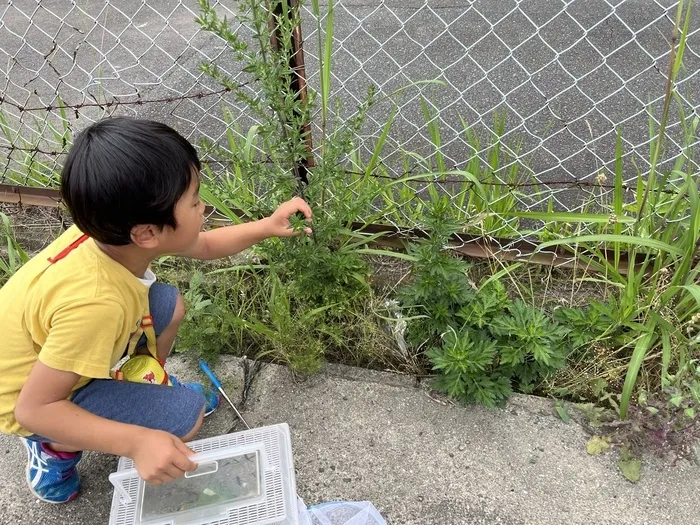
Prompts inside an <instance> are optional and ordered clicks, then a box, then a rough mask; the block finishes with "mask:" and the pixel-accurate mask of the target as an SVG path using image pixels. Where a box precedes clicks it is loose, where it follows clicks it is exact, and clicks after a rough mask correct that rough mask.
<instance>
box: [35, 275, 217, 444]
mask: <svg viewBox="0 0 700 525" xmlns="http://www.w3.org/2000/svg"><path fill="white" fill-rule="evenodd" d="M177 295H178V292H177V289H176V288H175V287H173V286H170V285H167V284H162V283H155V284H153V285H152V286H151V290H150V292H149V294H148V300H149V303H150V313H151V316H153V326H154V329H155V332H156V335H160V333H161V332H162V331H163V330H165V328H166V327H167V326H168V325H169V324H170V321H172V318H173V313H174V312H175V303H176V301H177ZM71 401H72V402H73V403H75V404H76V405H78V406H79V407H80V408H83V409H85V410H87V411H88V412H91V413H93V414H95V415H97V416H100V417H104V418H106V419H111V420H112V421H118V422H120V423H129V424H132V425H138V426H141V427H147V428H152V429H154V430H164V431H166V432H169V433H171V434H174V435H176V436H178V437H182V436H185V435H187V434H189V433H190V432H191V431H192V429H193V428H194V426H195V423H196V422H197V419H199V415H200V414H201V413H202V409H203V408H204V403H205V400H204V396H203V395H202V394H201V393H199V392H197V391H194V390H190V389H189V388H178V387H172V386H163V385H151V384H147V383H129V382H126V381H113V380H111V379H93V380H92V381H90V382H89V383H88V384H87V385H85V386H84V387H82V388H81V389H79V390H76V391H75V393H74V394H73V396H72V397H71ZM27 439H31V440H33V441H41V442H51V441H52V440H50V439H46V438H44V437H42V436H37V435H32V436H29V437H28V438H27Z"/></svg>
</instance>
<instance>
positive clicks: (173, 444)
mask: <svg viewBox="0 0 700 525" xmlns="http://www.w3.org/2000/svg"><path fill="white" fill-rule="evenodd" d="M137 439H138V441H137V442H136V443H135V444H134V447H135V450H134V453H133V454H132V455H131V459H133V460H134V463H135V464H136V471H137V472H138V473H139V476H141V478H143V479H144V480H145V481H147V482H148V483H152V484H154V485H160V484H161V483H165V482H166V481H172V480H174V479H176V478H180V477H182V476H184V475H185V472H191V471H193V470H195V469H196V468H197V464H196V463H193V462H192V461H191V460H190V458H189V456H191V455H192V454H194V452H192V450H190V448H189V447H188V446H187V445H185V444H184V443H183V442H182V441H180V439H179V438H177V437H176V436H173V435H172V434H168V433H167V432H163V431H162V430H147V431H146V432H145V433H144V434H142V435H141V436H139V437H138V438H137Z"/></svg>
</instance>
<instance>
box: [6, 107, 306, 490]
mask: <svg viewBox="0 0 700 525" xmlns="http://www.w3.org/2000/svg"><path fill="white" fill-rule="evenodd" d="M199 170H200V163H199V160H198V158H197V154H196V151H195V149H194V148H193V147H192V145H191V144H190V143H189V142H187V140H185V139H184V138H183V137H181V136H180V135H179V134H178V133H177V132H175V131H174V130H173V129H171V128H169V127H168V126H165V125H163V124H159V123H156V122H152V121H145V120H136V119H128V118H112V119H107V120H103V121H101V122H98V123H97V124H94V125H92V126H90V127H88V128H87V129H86V130H85V131H83V132H82V133H81V134H80V135H79V136H78V137H77V139H76V141H75V143H74V145H73V147H72V148H71V151H70V152H69V154H68V157H67V159H66V164H65V166H64V168H63V172H62V175H61V193H62V196H63V199H64V202H65V204H66V206H67V207H68V209H69V210H70V212H71V215H72V217H73V220H74V222H75V226H73V227H71V228H70V229H68V231H66V232H65V233H64V234H63V235H62V236H61V237H59V238H58V239H57V240H56V241H55V242H54V243H53V244H51V246H49V247H48V248H47V249H45V250H44V251H43V252H41V253H40V254H39V255H37V256H36V257H35V258H34V259H32V260H31V261H30V262H28V263H27V264H26V265H25V266H24V267H23V268H22V269H21V270H20V271H19V272H17V274H15V275H14V276H13V277H12V278H11V279H10V280H9V281H8V283H7V284H6V285H5V286H4V287H3V288H2V289H0V334H2V342H1V343H0V431H2V432H4V433H7V434H15V435H18V436H21V439H22V440H23V442H24V444H25V446H26V448H27V451H28V463H27V469H26V475H27V481H28V482H29V486H30V488H31V490H32V492H33V493H34V494H35V495H36V496H37V497H38V498H40V499H42V500H44V501H47V502H50V503H62V502H66V501H70V500H72V499H74V498H75V497H76V496H77V494H78V491H79V488H80V480H79V477H78V473H77V471H76V469H75V467H76V465H77V463H78V461H79V460H80V457H81V454H82V451H83V450H96V451H101V452H106V453H111V454H117V455H121V456H126V457H129V458H131V459H133V460H134V462H135V464H136V468H137V470H138V472H139V475H140V476H141V477H142V478H143V479H145V480H146V481H148V482H150V483H154V484H160V483H163V482H166V481H169V480H172V479H175V478H178V477H180V476H182V475H184V473H185V472H187V471H192V470H194V469H195V468H196V465H195V464H194V463H193V462H192V461H191V460H190V459H189V456H190V455H191V454H192V452H191V450H190V449H189V448H188V447H187V446H186V445H185V444H184V442H186V441H188V440H190V439H192V438H193V437H194V436H195V434H196V433H197V431H198V429H199V427H200V425H201V424H202V418H203V417H204V415H205V412H207V413H208V412H209V411H211V410H213V409H214V408H216V405H217V404H218V397H217V396H216V395H213V396H209V398H208V399H205V395H204V394H205V393H206V392H205V391H204V389H203V388H202V386H201V385H198V384H188V385H181V386H165V385H155V384H145V383H136V382H128V381H119V380H114V378H115V376H116V377H117V378H118V374H119V371H118V367H119V364H120V362H122V361H123V357H124V356H125V355H134V354H137V355H138V354H146V355H147V354H151V355H152V356H153V357H154V358H157V359H158V360H159V361H160V362H161V363H163V362H164V361H165V359H166V357H167V356H168V353H169V352H170V349H171V347H172V345H173V342H174V340H175V336H176V335H177V330H178V326H179V324H180V322H181V321H182V319H183V317H184V313H185V310H184V304H183V301H182V298H181V297H180V295H179V294H178V292H177V290H176V289H175V288H173V287H171V286H168V285H163V284H160V283H156V282H155V280H156V279H155V275H153V273H152V272H151V270H150V269H149V265H150V264H151V262H152V261H153V260H154V259H155V258H157V257H160V256H161V255H164V254H177V255H182V256H185V257H190V258H195V259H204V260H206V259H215V258H221V257H227V256H230V255H233V254H235V253H238V252H240V251H242V250H245V249H247V248H249V247H250V246H252V245H254V244H255V243H257V242H259V241H261V240H263V239H265V238H268V237H272V236H279V237H282V236H291V235H295V234H296V233H297V232H295V231H293V230H292V229H291V228H290V223H289V218H290V217H291V216H292V215H294V214H295V213H297V212H301V213H303V214H304V215H305V216H306V218H307V220H308V221H310V220H311V210H310V208H309V206H308V205H307V204H306V203H305V202H304V201H303V200H301V199H299V198H296V199H293V200H291V201H288V202H286V203H284V204H282V205H281V206H280V207H279V208H278V209H277V211H275V213H274V214H272V215H271V216H270V217H267V218H265V219H262V220H260V221H256V222H251V223H247V224H242V225H236V226H230V227H227V228H220V229H217V230H212V231H208V232H204V233H201V232H200V230H201V228H202V225H203V223H204V216H203V212H204V204H203V203H202V201H201V200H200V198H199V195H198V193H199V179H198V174H199ZM310 232H311V230H310V229H308V228H307V229H306V233H310ZM173 383H174V384H176V381H173ZM183 386H184V387H185V388H183Z"/></svg>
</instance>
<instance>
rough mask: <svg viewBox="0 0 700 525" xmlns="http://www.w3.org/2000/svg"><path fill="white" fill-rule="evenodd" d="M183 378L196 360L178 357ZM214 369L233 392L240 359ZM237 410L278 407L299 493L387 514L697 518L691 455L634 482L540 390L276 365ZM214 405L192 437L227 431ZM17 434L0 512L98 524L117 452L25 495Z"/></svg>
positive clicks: (267, 416)
mask: <svg viewBox="0 0 700 525" xmlns="http://www.w3.org/2000/svg"><path fill="white" fill-rule="evenodd" d="M169 368H170V369H171V371H173V372H175V373H177V374H179V375H180V376H182V377H183V378H185V379H187V378H195V377H198V376H199V374H198V373H197V372H196V369H195V367H194V366H193V365H188V363H187V362H186V361H184V360H183V359H180V358H175V359H173V361H172V363H170V364H169ZM217 370H218V373H219V374H220V376H221V377H222V379H223V380H224V383H225V384H226V385H227V388H228V389H229V390H230V391H231V393H232V394H233V396H232V397H233V398H235V399H238V394H239V392H240V388H241V384H242V378H243V372H242V368H241V365H240V361H239V360H237V359H233V358H225V359H222V360H221V363H220V365H219V366H218V369H217ZM244 415H245V417H246V419H247V420H248V423H250V424H251V425H252V426H261V425H267V424H272V423H277V422H283V421H286V422H287V423H289V425H290V427H291V430H292V439H293V447H294V457H295V466H296V471H297V485H298V492H299V495H300V496H301V497H302V498H304V500H305V501H306V503H307V504H315V503H319V502H324V501H331V500H369V501H372V502H373V503H374V504H375V505H376V507H377V508H378V509H379V510H380V512H381V513H382V515H383V516H384V517H386V518H387V520H388V521H389V523H391V524H392V525H394V524H416V525H419V524H425V525H428V524H429V525H438V524H440V525H450V524H541V525H548V524H560V523H562V524H564V523H565V524H567V525H574V524H640V525H642V524H649V525H652V524H654V525H656V524H674V525H682V524H688V525H690V524H696V523H698V522H699V521H700V503H699V502H698V494H700V468H698V467H697V466H695V465H690V464H689V463H682V464H680V465H679V466H676V467H671V466H670V465H667V464H664V463H663V462H661V461H660V460H659V461H655V460H653V459H652V460H646V461H645V463H644V468H643V472H642V480H641V481H640V482H639V483H638V484H636V485H633V484H631V483H629V482H627V481H626V480H625V479H624V478H623V477H622V476H621V475H620V474H619V473H618V471H617V467H616V466H615V462H616V460H617V455H616V453H615V452H609V453H606V454H603V455H601V456H589V455H587V454H586V451H585V444H586V441H587V439H588V435H587V434H586V433H585V432H584V431H583V430H582V429H581V428H580V427H579V426H577V425H576V424H574V423H573V422H572V423H570V424H568V425H567V424H565V423H563V422H562V421H560V420H559V419H557V418H556V417H555V416H554V415H553V412H552V407H551V403H550V402H549V401H547V400H543V399H538V398H532V397H526V396H516V397H514V398H513V400H512V401H511V402H510V403H509V404H508V406H507V407H506V408H505V409H504V410H487V409H484V408H481V407H466V408H464V407H460V406H456V405H454V404H452V403H450V402H447V401H445V400H444V399H442V398H440V397H437V396H434V395H432V394H431V393H430V392H428V391H427V390H426V389H424V388H419V387H416V386H415V383H414V381H413V380H411V379H410V378H406V377H400V376H395V375H392V374H385V373H378V372H371V371H367V370H360V369H353V368H347V367H339V366H328V367H326V369H325V371H324V372H323V373H322V374H320V375H318V376H316V377H313V378H311V379H308V380H306V381H303V382H296V381H295V380H294V378H293V377H292V376H291V374H290V373H289V371H288V370H287V369H285V368H283V367H278V366H271V365H269V366H266V367H265V368H264V369H263V370H262V371H261V373H260V374H259V375H258V377H257V379H256V381H255V386H254V388H253V391H252V393H251V397H250V399H249V401H248V405H247V409H246V411H245V414H244ZM234 424H235V419H234V415H233V411H232V410H231V409H230V408H227V407H225V406H223V407H222V408H221V409H220V410H218V411H217V412H216V413H215V414H214V415H213V416H212V417H210V418H208V420H207V421H206V423H205V426H204V429H203V432H202V437H208V436H211V435H216V434H221V433H226V432H228V431H229V430H230V429H231V428H232V427H233V426H234ZM24 467H25V454H24V450H23V448H22V447H21V445H20V443H19V440H17V439H14V438H10V437H7V436H2V437H0V477H1V479H3V480H4V483H3V484H2V485H0V523H2V524H8V525H9V524H17V525H19V524H27V525H29V524H31V525H36V524H39V523H41V524H46V525H49V524H62V525H63V524H71V525H72V524H85V525H88V524H90V525H92V524H106V523H107V522H108V519H109V508H110V503H111V499H112V489H111V485H110V484H109V481H108V479H107V476H108V475H109V473H110V472H113V471H114V470H116V459H115V458H112V457H109V456H105V455H103V454H96V453H92V454H86V457H85V458H84V460H83V461H82V462H81V467H80V472H81V475H82V479H83V493H82V495H81V496H80V498H78V500H77V501H75V502H73V503H70V504H67V505H58V506H53V505H48V504H44V503H41V502H38V501H36V500H35V499H34V498H32V496H31V494H30V492H29V490H28V489H27V487H26V485H25V480H24Z"/></svg>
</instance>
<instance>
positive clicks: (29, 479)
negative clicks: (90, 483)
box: [22, 439, 80, 505]
mask: <svg viewBox="0 0 700 525" xmlns="http://www.w3.org/2000/svg"><path fill="white" fill-rule="evenodd" d="M22 444H23V445H24V448H25V449H26V450H27V467H26V468H25V469H24V472H25V479H26V480H27V485H29V490H30V491H31V492H32V494H34V496H35V497H36V498H37V499H39V500H41V501H43V502H44V503H51V504H52V505H60V504H61V503H68V502H71V501H73V500H74V499H75V498H77V497H78V494H80V491H77V492H75V493H73V494H71V495H70V497H69V498H68V499H67V500H65V501H51V500H50V499H45V498H42V497H41V496H40V495H39V494H37V492H36V491H35V490H34V487H32V477H31V472H30V470H31V460H32V455H33V452H32V449H31V448H29V445H28V444H27V441H26V440H24V439H23V440H22Z"/></svg>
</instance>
